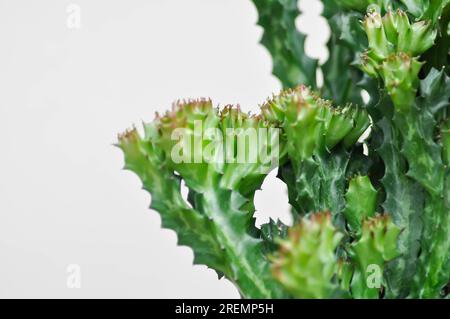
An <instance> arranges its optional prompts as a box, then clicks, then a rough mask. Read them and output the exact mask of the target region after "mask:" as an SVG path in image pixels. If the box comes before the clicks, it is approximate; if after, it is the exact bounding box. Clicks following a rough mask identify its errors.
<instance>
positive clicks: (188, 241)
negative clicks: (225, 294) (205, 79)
mask: <svg viewBox="0 0 450 319" xmlns="http://www.w3.org/2000/svg"><path fill="white" fill-rule="evenodd" d="M253 2H254V4H255V6H256V9H257V11H258V14H259V19H258V24H259V25H260V26H261V27H263V29H264V34H263V37H262V40H261V43H262V44H263V45H264V46H265V47H266V48H267V49H268V51H269V52H270V53H271V55H272V57H273V74H274V75H275V76H277V77H278V78H279V80H280V81H281V83H282V85H283V87H284V89H283V90H282V91H281V92H280V93H279V94H275V95H273V96H272V97H271V98H269V99H267V100H266V102H264V103H262V105H261V106H260V113H259V114H258V115H251V114H247V113H244V112H243V111H241V110H240V108H239V107H234V106H226V107H224V108H222V109H219V108H215V107H214V106H213V103H212V102H211V101H210V100H208V99H199V100H188V101H178V102H176V103H175V104H174V106H173V108H172V110H171V111H168V112H167V113H166V114H164V115H163V116H160V115H157V116H156V118H155V119H154V121H153V122H150V123H145V124H144V134H143V135H141V134H139V133H138V131H137V130H136V129H135V128H133V129H131V130H128V131H126V132H125V133H124V134H120V135H119V139H118V143H117V146H119V147H120V148H121V149H122V151H123V152H124V154H125V168H126V169H129V170H131V171H133V172H134V173H136V174H137V175H138V176H139V177H140V179H141V180H142V183H143V187H144V189H146V190H147V191H148V192H150V194H151V197H152V200H151V206H150V207H151V208H152V209H154V210H156V211H158V212H159V213H160V215H161V217H162V226H163V227H167V228H170V229H173V230H175V231H176V232H177V234H178V242H179V244H180V245H187V246H189V247H191V248H192V249H193V251H194V256H195V257H194V263H196V264H204V265H207V266H208V267H210V268H212V269H214V270H215V271H216V272H217V274H218V276H219V277H221V276H225V277H226V278H228V279H229V280H230V281H232V282H233V283H234V284H235V285H236V287H237V288H238V290H239V292H240V294H241V296H242V297H244V298H446V297H447V298H448V297H449V289H448V287H449V286H450V203H449V201H450V171H449V162H450V119H449V111H450V103H449V98H450V78H449V76H448V74H449V72H450V69H449V60H448V56H449V55H448V54H449V53H450V51H449V47H450V41H449V33H448V30H449V21H450V1H449V0H436V1H430V0H408V1H407V0H401V1H384V0H377V1H375V0H373V1H372V0H371V1H369V0H367V1H360V0H358V1H357V0H345V1H344V0H323V4H324V12H323V15H324V17H325V18H326V19H327V20H328V22H329V25H330V28H331V31H332V33H331V37H330V40H329V43H328V49H329V51H330V54H329V59H328V61H326V62H325V63H324V64H323V65H319V64H318V61H316V60H315V59H313V58H310V57H308V56H306V55H305V53H304V40H305V35H304V34H302V33H301V32H299V31H298V30H297V29H296V28H295V19H296V18H297V16H298V15H299V10H298V7H297V1H296V0H253ZM317 68H321V69H322V72H323V74H324V81H323V85H322V86H319V85H317V82H316V78H315V75H316V70H317ZM364 93H365V94H366V95H367V94H368V96H369V98H368V99H363V98H362V95H363V94H364ZM365 132H370V135H369V137H368V138H366V139H365V140H364V139H363V136H364V135H367V134H364V133H365ZM364 148H365V149H366V151H365V152H364V151H363V150H364ZM272 169H277V170H278V177H279V178H280V179H281V180H282V181H283V182H285V183H286V185H287V188H288V197H289V203H290V204H291V206H292V213H293V216H294V222H293V225H292V226H288V225H284V224H283V223H282V222H281V221H279V220H278V221H274V220H270V221H269V222H268V223H266V224H263V225H262V226H261V227H260V228H259V227H256V226H255V219H254V217H253V214H254V211H255V208H254V196H255V192H256V191H257V190H258V189H259V188H260V186H261V184H262V182H263V180H264V178H265V177H266V176H267V174H268V173H269V172H270V171H271V170H272ZM181 181H184V182H185V184H186V186H187V187H188V189H189V194H188V196H187V199H185V198H183V196H182V195H181V190H180V185H181Z"/></svg>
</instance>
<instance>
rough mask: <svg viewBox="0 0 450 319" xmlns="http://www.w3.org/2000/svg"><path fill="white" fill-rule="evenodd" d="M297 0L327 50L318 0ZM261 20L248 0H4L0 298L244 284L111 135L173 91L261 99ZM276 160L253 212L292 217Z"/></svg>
mask: <svg viewBox="0 0 450 319" xmlns="http://www.w3.org/2000/svg"><path fill="white" fill-rule="evenodd" d="M70 4H75V5H76V7H75V8H79V9H80V28H70V26H73V25H71V24H70V23H69V25H68V24H67V22H68V18H69V15H70V14H71V13H73V8H74V7H73V6H70ZM300 5H301V8H302V10H303V15H302V16H301V19H300V20H299V21H298V27H299V28H300V29H301V30H303V31H304V32H307V33H314V35H313V36H309V37H308V40H307V52H308V54H309V55H311V56H314V57H318V58H320V60H321V61H324V60H325V59H326V57H327V52H326V50H325V49H324V45H325V42H326V40H327V38H328V34H329V32H328V28H327V25H326V23H325V22H324V20H323V19H321V18H319V17H318V14H320V11H321V5H320V3H318V1H314V0H302V1H301V4H300ZM68 9H69V11H67V10H68ZM70 21H72V20H70ZM70 21H69V22H70ZM256 21H257V12H256V9H255V8H254V6H253V4H252V2H251V1H250V0H151V1H144V0H139V1H138V0H127V1H125V0H120V1H119V0H116V1H106V0H94V1H93V0H89V1H88V0H78V1H63V0H42V1H32V0H28V1H25V0H21V1H18V0H0V41H1V49H0V136H1V150H0V297H4V298H5V297H25V298H27V297H40V298H47V297H57V298H78V297H85V298H97V297H104V298H109V297H123V298H238V297H239V295H238V293H237V290H236V289H235V288H234V286H233V285H232V284H231V283H230V282H228V281H227V280H223V279H222V280H218V279H217V276H216V275H215V273H214V272H213V271H212V270H209V269H207V268H206V267H204V266H193V265H192V260H193V255H192V250H191V249H190V248H187V247H179V246H177V237H176V235H175V233H174V232H173V231H171V230H166V229H161V225H160V223H161V221H160V218H159V216H158V214H157V213H156V212H154V211H152V210H149V209H148V206H149V203H150V196H149V195H148V194H147V193H146V192H144V191H143V190H141V184H140V182H139V180H138V178H137V177H136V176H135V175H133V174H132V173H131V172H128V171H123V170H121V168H122V166H123V157H122V153H121V152H120V151H119V150H118V149H116V148H115V147H113V146H112V144H113V143H114V142H115V139H116V135H117V133H119V132H121V131H123V130H125V129H126V128H127V127H129V126H131V125H132V124H133V123H136V124H138V125H139V123H140V122H141V120H145V121H151V120H152V119H153V116H154V112H155V111H164V110H165V109H167V108H169V107H170V105H171V103H172V102H173V101H174V100H176V99H178V98H188V97H211V98H212V99H213V102H214V103H216V104H220V105H225V104H228V103H233V104H236V103H239V104H240V105H241V107H242V108H243V109H244V110H246V111H257V110H258V104H260V103H262V102H263V101H264V100H265V98H266V97H267V96H269V95H271V94H272V93H275V92H277V91H278V90H279V89H280V83H279V82H278V80H277V79H276V78H275V77H273V76H272V75H271V65H272V62H271V58H270V55H269V53H268V52H267V51H266V49H265V48H264V47H262V46H261V45H259V43H258V42H259V39H260V37H261V35H262V29H261V28H260V27H258V26H257V25H256ZM72 22H73V21H72ZM274 173H275V172H273V173H272V174H271V175H270V176H269V177H268V179H267V180H266V182H265V183H264V186H263V190H262V191H260V192H258V193H257V195H256V207H257V210H258V211H257V217H258V223H261V222H263V221H264V220H266V219H267V218H268V216H269V215H270V216H272V217H275V218H276V217H281V218H283V219H284V221H286V222H289V214H288V210H289V206H288V203H287V195H286V189H285V187H284V185H283V184H282V183H281V182H280V181H278V180H277V179H276V178H275V174H274ZM69 265H75V268H77V267H79V270H80V275H81V276H80V281H79V284H81V286H80V287H79V288H70V287H71V286H70V284H69V286H68V285H67V284H68V279H69V283H70V278H71V277H70V276H72V275H73V274H74V273H73V269H74V268H73V266H72V267H70V266H69ZM75 286H76V285H75Z"/></svg>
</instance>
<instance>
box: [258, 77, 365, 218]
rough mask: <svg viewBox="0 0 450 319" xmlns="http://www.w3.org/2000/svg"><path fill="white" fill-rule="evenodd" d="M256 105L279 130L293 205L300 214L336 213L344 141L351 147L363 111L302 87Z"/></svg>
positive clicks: (362, 123)
mask: <svg viewBox="0 0 450 319" xmlns="http://www.w3.org/2000/svg"><path fill="white" fill-rule="evenodd" d="M261 109H262V113H263V116H264V117H265V118H266V119H267V121H269V122H272V123H273V124H274V125H280V126H281V127H282V128H283V130H284V133H285V135H284V137H285V139H286V148H287V153H288V157H289V158H290V164H289V165H288V166H286V169H285V168H283V167H282V168H281V174H280V175H281V177H282V179H284V180H285V181H287V183H288V187H289V188H290V190H289V198H290V201H291V202H295V204H294V207H296V208H297V209H299V210H298V212H299V213H301V214H305V213H309V212H315V211H324V210H330V211H331V213H332V215H333V217H336V215H337V213H338V212H340V211H341V210H342V209H343V208H344V207H343V203H344V199H343V194H344V191H345V181H346V173H347V166H348V164H349V158H350V157H351V156H350V152H349V151H348V150H346V148H345V146H348V147H349V148H351V147H353V144H354V143H356V141H357V139H358V138H359V137H360V135H361V134H362V133H363V132H364V130H365V129H367V127H368V126H369V123H370V121H369V117H368V115H367V112H366V111H365V110H363V109H360V108H358V107H356V106H352V105H347V106H346V107H342V108H335V107H333V106H332V105H331V102H329V101H325V100H322V99H321V98H319V97H318V96H317V94H316V93H314V92H313V91H311V90H310V89H308V88H307V87H305V86H299V87H297V88H295V89H293V90H286V91H284V92H282V93H280V94H279V95H278V96H275V97H274V98H273V99H272V100H269V101H268V102H267V103H266V104H264V105H263V106H262V107H261ZM290 172H293V175H294V177H292V176H291V175H289V174H290ZM292 189H293V190H292Z"/></svg>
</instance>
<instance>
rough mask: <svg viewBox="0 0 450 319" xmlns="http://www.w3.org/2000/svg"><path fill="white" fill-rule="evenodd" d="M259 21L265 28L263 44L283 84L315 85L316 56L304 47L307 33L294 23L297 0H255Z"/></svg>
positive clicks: (275, 73) (288, 85) (296, 12)
mask: <svg viewBox="0 0 450 319" xmlns="http://www.w3.org/2000/svg"><path fill="white" fill-rule="evenodd" d="M252 1H253V3H254V4H255V6H256V9H257V10H258V15H259V18H258V24H259V25H260V26H261V27H262V28H263V29H264V33H263V36H262V39H261V44H262V45H264V46H265V47H266V48H267V50H268V51H269V52H270V54H271V55H272V59H273V69H272V72H273V74H274V75H275V76H276V77H277V78H278V79H279V80H280V81H281V84H282V85H283V87H284V88H292V87H295V86H296V85H298V84H300V83H304V84H306V85H310V86H312V87H315V86H316V69H317V60H315V59H312V58H310V57H308V56H307V55H306V54H305V51H304V43H305V38H306V37H305V35H304V34H302V33H301V32H299V31H298V30H297V28H296V26H295V19H296V18H297V16H298V15H299V10H298V8H297V0H252Z"/></svg>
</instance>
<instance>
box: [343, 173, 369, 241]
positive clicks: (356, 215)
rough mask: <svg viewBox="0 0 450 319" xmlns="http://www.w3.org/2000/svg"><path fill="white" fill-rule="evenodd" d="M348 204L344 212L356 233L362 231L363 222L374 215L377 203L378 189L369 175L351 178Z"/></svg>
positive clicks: (347, 196) (346, 198)
mask: <svg viewBox="0 0 450 319" xmlns="http://www.w3.org/2000/svg"><path fill="white" fill-rule="evenodd" d="M345 200H346V206H345V209H344V211H343V214H344V216H345V218H346V220H347V223H348V224H349V226H350V229H351V230H352V231H354V232H355V233H359V232H360V231H361V224H362V221H363V219H365V218H366V217H373V216H374V214H375V209H376V205H377V191H376V190H375V189H374V188H373V186H372V184H371V182H370V179H369V177H367V176H355V177H354V178H352V179H351V180H350V183H349V186H348V190H347V193H346V194H345Z"/></svg>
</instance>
